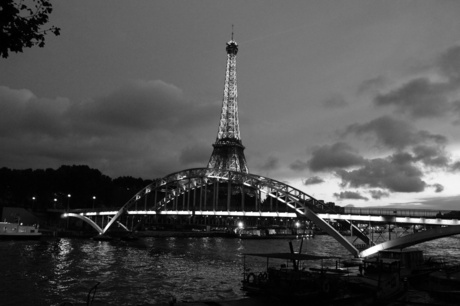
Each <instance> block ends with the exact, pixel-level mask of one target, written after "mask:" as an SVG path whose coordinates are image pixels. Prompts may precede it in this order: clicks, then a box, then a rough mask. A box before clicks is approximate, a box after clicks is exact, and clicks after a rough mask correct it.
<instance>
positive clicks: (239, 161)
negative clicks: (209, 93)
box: [208, 31, 249, 173]
mask: <svg viewBox="0 0 460 306" xmlns="http://www.w3.org/2000/svg"><path fill="white" fill-rule="evenodd" d="M226 50H227V69H226V72H225V86H224V97H223V101H222V112H221V114H220V121H219V130H218V132H217V138H216V142H215V143H214V144H213V145H212V146H213V147H214V150H213V151H212V155H211V158H210V159H209V163H208V168H214V169H219V170H231V171H238V172H244V173H249V170H248V166H247V164H246V158H245V157H244V153H243V151H244V146H243V144H242V142H241V136H240V126H239V120H238V90H237V86H236V54H237V53H238V44H237V43H236V41H234V40H233V31H232V39H231V40H230V41H229V42H227V47H226Z"/></svg>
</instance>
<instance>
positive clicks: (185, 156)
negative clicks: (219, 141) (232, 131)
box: [179, 142, 212, 168]
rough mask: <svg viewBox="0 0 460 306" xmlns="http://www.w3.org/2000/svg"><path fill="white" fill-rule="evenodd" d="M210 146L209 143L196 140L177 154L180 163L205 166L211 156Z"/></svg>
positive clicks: (188, 165) (187, 165)
mask: <svg viewBox="0 0 460 306" xmlns="http://www.w3.org/2000/svg"><path fill="white" fill-rule="evenodd" d="M211 152H212V147H211V145H210V144H209V143H204V142H196V143H192V144H190V145H188V146H186V147H185V148H183V149H182V151H181V152H180V156H179V161H180V162H181V164H183V165H184V166H186V167H187V168H189V167H205V166H206V165H207V163H208V161H209V158H210V156H211V154H210V153H211Z"/></svg>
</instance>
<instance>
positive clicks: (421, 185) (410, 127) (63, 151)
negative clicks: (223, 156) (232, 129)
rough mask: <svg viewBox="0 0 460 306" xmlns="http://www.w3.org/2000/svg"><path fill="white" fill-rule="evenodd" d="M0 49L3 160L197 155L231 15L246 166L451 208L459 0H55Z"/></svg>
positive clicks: (220, 84)
mask: <svg viewBox="0 0 460 306" xmlns="http://www.w3.org/2000/svg"><path fill="white" fill-rule="evenodd" d="M52 3H53V8H54V10H53V12H52V14H51V16H50V22H49V25H55V26H57V27H60V28H61V35H60V36H57V37H55V36H53V35H48V36H47V38H46V45H45V47H44V48H38V47H34V48H31V49H25V51H24V52H23V53H17V54H16V53H13V54H11V55H10V56H9V58H7V59H0V147H1V151H0V167H8V168H13V169H26V168H32V169H44V168H54V169H56V168H58V167H59V166H61V165H88V166H90V167H91V168H96V169H99V170H100V171H101V172H102V173H104V174H106V175H108V176H111V177H113V178H115V177H118V176H133V177H141V178H144V179H154V178H160V177H163V176H165V175H167V174H169V173H173V172H177V171H180V170H185V169H189V168H195V167H206V166H207V163H208V161H209V158H210V156H211V153H212V144H213V143H214V142H215V140H216V136H217V129H218V123H219V116H220V111H221V105H222V96H223V89H224V79H225V66H226V59H227V56H226V51H225V46H226V42H227V41H229V40H230V38H231V33H232V25H234V39H235V40H236V41H237V43H238V45H239V52H238V56H237V78H238V107H239V116H240V131H241V137H242V142H243V145H244V146H245V147H246V149H245V156H246V159H247V162H248V167H249V171H250V173H254V174H259V175H263V176H268V177H270V178H272V179H276V180H278V181H282V182H285V183H288V184H290V185H292V186H294V187H296V188H299V189H301V190H302V191H304V192H306V193H307V194H309V195H311V196H313V197H315V198H317V199H321V200H324V201H326V202H335V203H336V204H337V205H342V206H346V205H353V206H355V207H382V206H386V207H399V208H419V209H459V208H460V188H459V180H458V177H459V174H460V31H459V29H460V18H458V16H460V1H454V0H451V1H448V0H438V1H424V0H401V1H369V0H360V1H358V0H356V1H352V0H347V1H328V0H325V1H311V0H310V1H303V0H302V1H301V0H298V1H265V0H264V1H243V0H235V1H211V0H209V1H204V0H203V1H201V0H200V1H197V0H190V1H175V0H172V1H171V0H168V1H166V0H165V1H161V0H157V1H105V0H100V1H88V0H85V1H69V0H63V1H53V2H52Z"/></svg>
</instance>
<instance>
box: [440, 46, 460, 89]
mask: <svg viewBox="0 0 460 306" xmlns="http://www.w3.org/2000/svg"><path fill="white" fill-rule="evenodd" d="M436 65H437V67H438V68H439V70H440V72H441V74H442V75H444V76H446V77H447V78H448V79H449V83H451V84H458V83H459V82H460V46H452V47H450V48H449V49H447V51H446V52H444V53H443V54H441V56H440V57H439V58H438V60H437V61H436Z"/></svg>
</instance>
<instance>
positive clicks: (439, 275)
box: [414, 264, 460, 302]
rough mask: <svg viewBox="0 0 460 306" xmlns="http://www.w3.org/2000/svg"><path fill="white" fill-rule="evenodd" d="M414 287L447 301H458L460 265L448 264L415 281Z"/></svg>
mask: <svg viewBox="0 0 460 306" xmlns="http://www.w3.org/2000/svg"><path fill="white" fill-rule="evenodd" d="M414 287H415V288H416V289H418V290H422V291H425V292H428V293H429V294H430V295H432V296H434V297H436V298H437V299H441V300H443V301H446V302H454V301H458V299H459V298H460V265H458V264H456V265H449V264H446V265H445V266H443V267H440V268H439V269H436V270H435V271H432V272H431V273H429V274H428V275H427V276H425V277H423V278H421V280H420V281H419V282H416V283H414Z"/></svg>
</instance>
